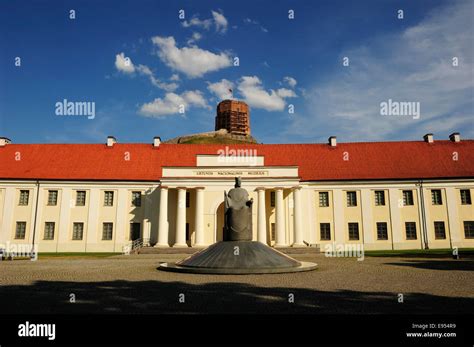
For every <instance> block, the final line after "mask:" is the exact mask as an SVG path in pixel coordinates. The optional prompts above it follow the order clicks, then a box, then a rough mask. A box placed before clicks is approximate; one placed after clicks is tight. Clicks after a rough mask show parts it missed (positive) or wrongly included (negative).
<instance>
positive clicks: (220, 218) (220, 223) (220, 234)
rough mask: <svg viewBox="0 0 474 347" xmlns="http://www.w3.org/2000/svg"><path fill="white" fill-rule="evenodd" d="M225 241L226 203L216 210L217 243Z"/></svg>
mask: <svg viewBox="0 0 474 347" xmlns="http://www.w3.org/2000/svg"><path fill="white" fill-rule="evenodd" d="M223 239H224V203H221V204H220V205H219V207H218V208H217V210H216V242H219V241H222V240H223Z"/></svg>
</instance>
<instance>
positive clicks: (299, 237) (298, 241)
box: [293, 187, 304, 247]
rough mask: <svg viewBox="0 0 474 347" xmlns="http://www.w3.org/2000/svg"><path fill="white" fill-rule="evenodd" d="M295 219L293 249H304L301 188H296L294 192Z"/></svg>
mask: <svg viewBox="0 0 474 347" xmlns="http://www.w3.org/2000/svg"><path fill="white" fill-rule="evenodd" d="M293 201H294V203H293V217H294V229H295V230H294V231H295V237H294V242H293V247H302V246H304V243H303V225H302V211H301V209H302V207H303V206H301V187H295V189H294V190H293Z"/></svg>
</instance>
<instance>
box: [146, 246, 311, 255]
mask: <svg viewBox="0 0 474 347" xmlns="http://www.w3.org/2000/svg"><path fill="white" fill-rule="evenodd" d="M202 249H204V248H196V247H184V248H181V247H180V248H173V247H168V248H156V247H143V248H140V250H139V251H138V254H193V253H196V252H198V251H200V250H202ZM276 249H277V250H279V251H280V252H282V253H285V254H317V253H320V250H319V247H278V248H276Z"/></svg>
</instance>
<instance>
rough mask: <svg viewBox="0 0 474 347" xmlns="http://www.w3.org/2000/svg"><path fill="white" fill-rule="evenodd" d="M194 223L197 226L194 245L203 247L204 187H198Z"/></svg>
mask: <svg viewBox="0 0 474 347" xmlns="http://www.w3.org/2000/svg"><path fill="white" fill-rule="evenodd" d="M194 225H195V228H196V230H195V231H196V240H195V243H194V247H203V246H205V244H204V188H202V187H198V188H196V213H195V220H194Z"/></svg>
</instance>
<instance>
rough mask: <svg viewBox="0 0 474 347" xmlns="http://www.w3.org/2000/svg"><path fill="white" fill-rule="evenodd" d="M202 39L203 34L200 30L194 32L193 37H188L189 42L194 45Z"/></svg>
mask: <svg viewBox="0 0 474 347" xmlns="http://www.w3.org/2000/svg"><path fill="white" fill-rule="evenodd" d="M201 39H202V35H201V34H200V33H198V32H194V33H193V34H192V35H191V37H190V38H189V39H188V41H187V44H188V46H189V45H192V44H194V43H196V42H198V41H199V40H201Z"/></svg>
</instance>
